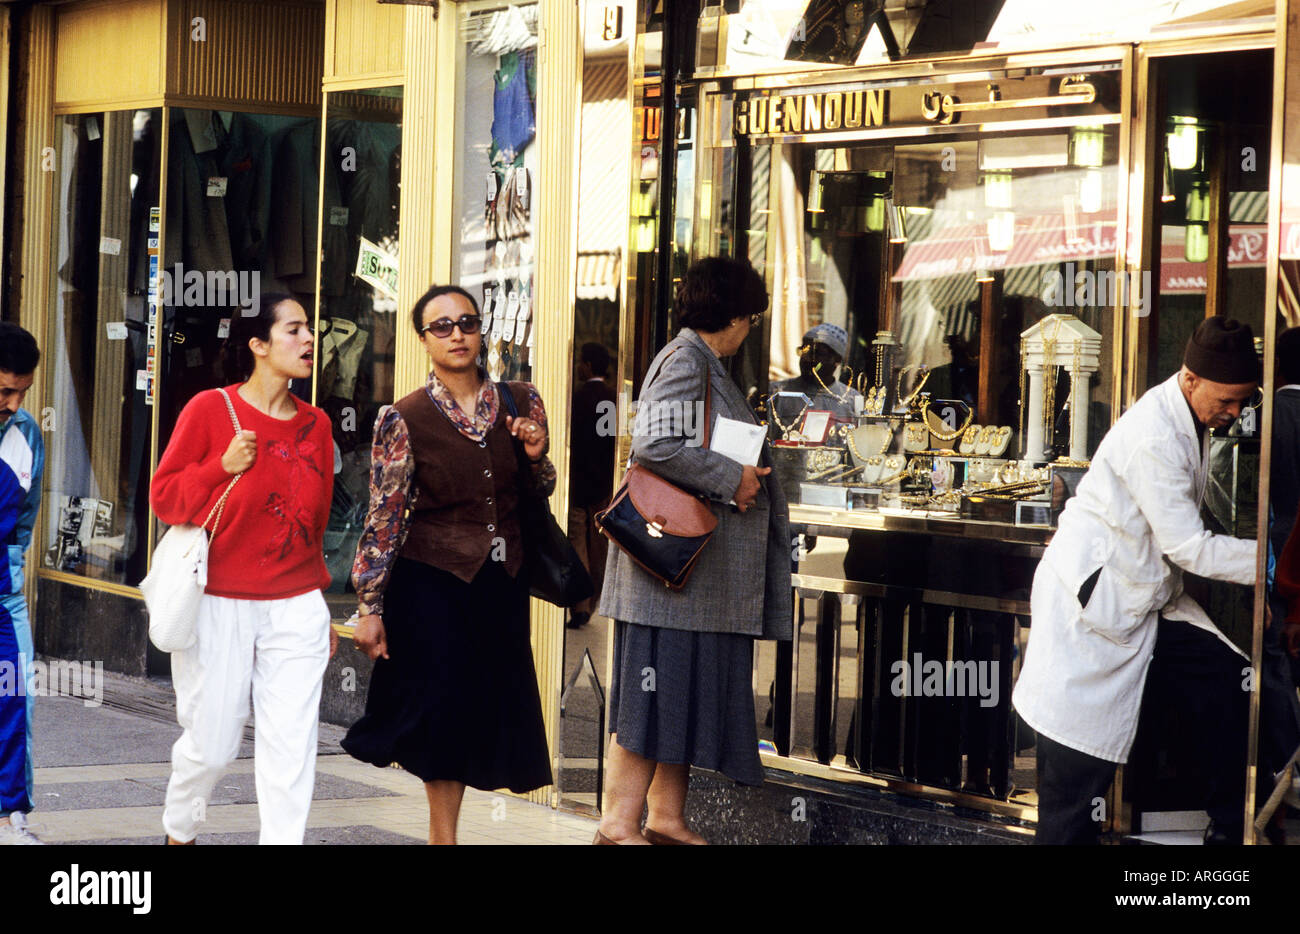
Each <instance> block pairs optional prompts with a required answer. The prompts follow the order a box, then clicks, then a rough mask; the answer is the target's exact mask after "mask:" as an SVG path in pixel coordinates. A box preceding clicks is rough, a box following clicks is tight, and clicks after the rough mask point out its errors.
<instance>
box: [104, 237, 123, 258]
mask: <svg viewBox="0 0 1300 934" xmlns="http://www.w3.org/2000/svg"><path fill="white" fill-rule="evenodd" d="M99 252H101V253H103V254H104V255H106V256H120V255H121V253H122V241H121V240H119V239H117V237H100V238H99Z"/></svg>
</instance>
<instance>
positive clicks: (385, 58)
mask: <svg viewBox="0 0 1300 934" xmlns="http://www.w3.org/2000/svg"><path fill="white" fill-rule="evenodd" d="M448 12H449V14H454V12H455V11H454V9H452V8H450V7H449V8H448ZM405 29H406V15H405V13H404V11H403V7H402V6H401V5H400V4H394V3H378V2H376V0H329V4H328V13H327V24H326V36H325V80H326V81H327V82H329V81H336V80H337V81H345V80H356V79H358V78H365V77H370V76H392V75H395V74H400V73H401V72H402V70H403V67H404V56H403V49H404V47H405V42H404V34H405Z"/></svg>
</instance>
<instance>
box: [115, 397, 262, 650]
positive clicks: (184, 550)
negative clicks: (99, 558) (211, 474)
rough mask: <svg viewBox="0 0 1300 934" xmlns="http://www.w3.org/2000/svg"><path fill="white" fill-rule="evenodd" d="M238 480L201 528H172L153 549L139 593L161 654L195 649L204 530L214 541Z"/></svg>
mask: <svg viewBox="0 0 1300 934" xmlns="http://www.w3.org/2000/svg"><path fill="white" fill-rule="evenodd" d="M221 395H222V396H223V397H224V398H225V400H226V410H227V411H228V412H229V413H230V421H231V422H232V423H234V426H235V434H236V435H238V434H239V432H240V430H241V429H240V427H239V418H238V417H237V416H236V415H235V407H234V405H232V404H231V402H230V396H229V395H227V394H226V391H225V390H224V389H222V390H221ZM242 476H243V473H237V474H235V476H234V477H233V478H232V479H231V481H230V482H229V483H228V484H226V489H225V492H223V493H222V494H221V498H220V499H219V500H217V502H216V504H215V505H214V506H213V507H212V509H211V511H209V512H208V517H207V518H206V519H204V520H203V523H202V524H201V525H189V524H188V523H186V524H184V525H174V526H172V527H171V528H169V529H168V530H167V531H166V533H165V534H164V535H163V537H162V538H161V539H160V540H159V541H158V546H157V547H156V548H154V551H153V562H152V564H151V565H150V567H149V574H148V576H147V577H145V579H144V580H142V581H141V582H140V589H141V590H142V591H143V592H144V602H145V605H146V606H147V607H148V608H149V641H151V642H152V643H153V644H154V645H156V646H157V647H158V649H159V650H160V651H163V652H180V651H182V650H184V649H188V648H189V647H190V646H192V645H194V643H195V641H196V639H197V635H196V633H195V623H196V622H197V621H198V616H199V601H200V600H201V599H202V597H203V590H204V588H206V587H207V586H208V540H209V535H208V531H207V525H208V523H209V522H212V533H211V537H212V538H216V535H217V526H219V525H220V524H221V513H222V511H223V510H224V509H225V505H226V497H228V496H229V495H230V491H231V490H232V489H233V488H234V486H235V484H236V483H237V482H238V481H239V478H240V477H242ZM214 516H215V517H216V518H215V521H214V519H213V517H214Z"/></svg>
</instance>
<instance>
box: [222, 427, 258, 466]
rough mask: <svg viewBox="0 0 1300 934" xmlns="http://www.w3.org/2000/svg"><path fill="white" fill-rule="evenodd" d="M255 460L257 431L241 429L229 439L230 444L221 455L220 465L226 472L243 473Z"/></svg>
mask: <svg viewBox="0 0 1300 934" xmlns="http://www.w3.org/2000/svg"><path fill="white" fill-rule="evenodd" d="M256 460H257V432H255V431H241V432H240V433H239V434H237V435H235V436H234V437H233V438H231V439H230V446H229V447H227V448H226V453H225V454H222V455H221V467H222V469H223V470H225V471H226V473H228V474H237V473H243V472H244V471H245V470H247V469H248V468H249V467H252V466H253V462H254V461H256Z"/></svg>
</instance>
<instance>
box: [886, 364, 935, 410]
mask: <svg viewBox="0 0 1300 934" xmlns="http://www.w3.org/2000/svg"><path fill="white" fill-rule="evenodd" d="M908 370H916V371H917V372H918V373H919V374H920V375H921V378H920V379H919V380H918V381H917V383H916V385H915V386H913V387H912V393H911V395H909V396H907V397H906V398H904V396H903V374H904V373H906V372H907V371H908ZM929 378H930V367H929V366H928V365H927V364H924V363H922V364H921V365H920V366H919V367H915V366H913V365H912V364H910V363H909V364H908V365H907V366H905V367H903V368H902V369H901V370H899V371H898V380H897V383H896V385H895V388H896V389H897V398H898V401H897V402H896V403H894V408H896V409H900V408H903V407H905V406H909V405H911V404H912V400H913V399H915V398H916V397H917V396H919V395H920V394H921V389H922V388H923V387H924V386H925V381H926V380H928V379H929Z"/></svg>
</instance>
